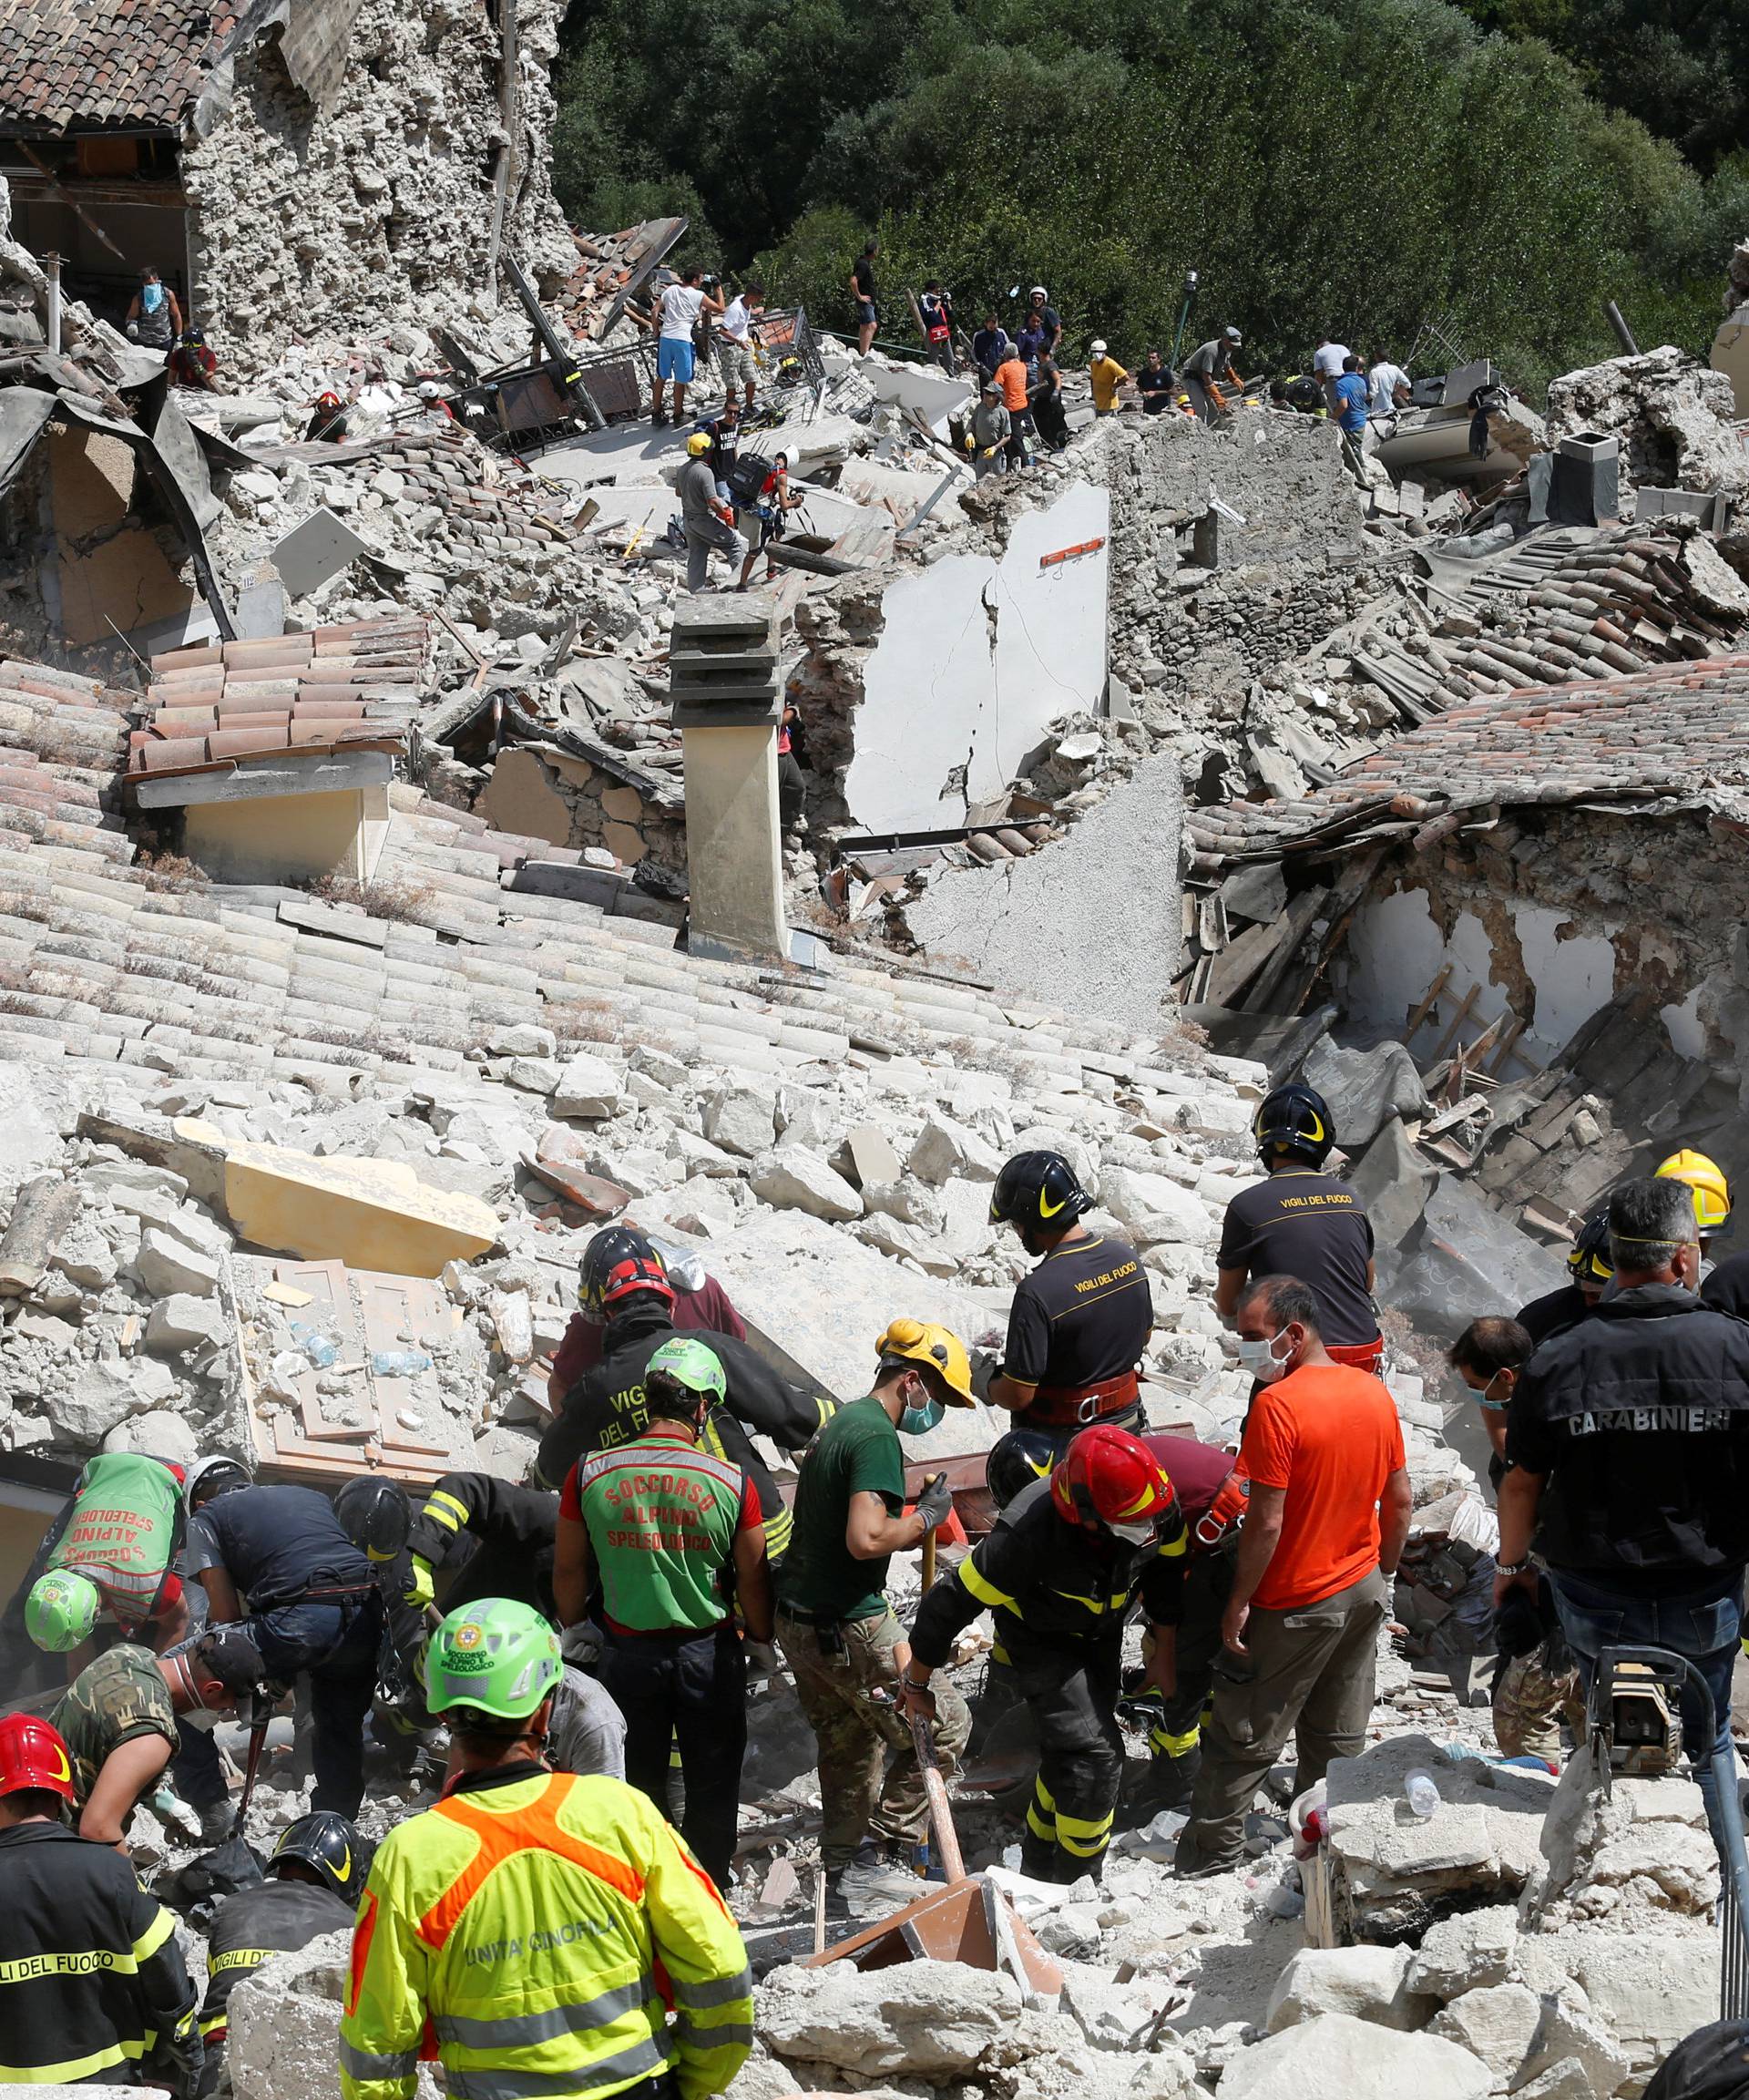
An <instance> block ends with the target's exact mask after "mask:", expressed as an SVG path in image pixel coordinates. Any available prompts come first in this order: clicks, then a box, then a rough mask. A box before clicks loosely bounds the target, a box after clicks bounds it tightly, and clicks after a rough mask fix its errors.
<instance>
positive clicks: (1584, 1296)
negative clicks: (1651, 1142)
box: [1497, 1204, 1729, 1485]
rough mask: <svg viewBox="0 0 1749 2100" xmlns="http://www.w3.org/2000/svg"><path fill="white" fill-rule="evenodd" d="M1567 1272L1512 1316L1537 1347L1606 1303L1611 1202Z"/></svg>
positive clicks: (1579, 1242)
mask: <svg viewBox="0 0 1749 2100" xmlns="http://www.w3.org/2000/svg"><path fill="white" fill-rule="evenodd" d="M1567 1274H1568V1275H1570V1277H1571V1278H1572V1281H1571V1282H1570V1283H1567V1284H1563V1285H1562V1286H1560V1289H1559V1290H1558V1291H1549V1292H1546V1293H1545V1294H1544V1295H1543V1296H1541V1297H1539V1298H1532V1299H1531V1301H1530V1303H1529V1305H1528V1306H1519V1309H1518V1311H1517V1312H1516V1313H1515V1314H1514V1315H1513V1318H1514V1319H1516V1320H1517V1322H1518V1323H1519V1327H1522V1328H1523V1329H1524V1331H1525V1333H1526V1334H1527V1335H1529V1337H1530V1347H1532V1348H1533V1349H1539V1348H1540V1347H1542V1345H1543V1344H1544V1342H1546V1341H1547V1340H1548V1339H1549V1337H1550V1335H1558V1334H1560V1331H1561V1329H1562V1328H1563V1327H1574V1326H1577V1324H1578V1323H1579V1322H1580V1320H1582V1319H1583V1318H1584V1317H1585V1316H1586V1315H1587V1314H1588V1313H1589V1312H1590V1311H1591V1309H1592V1308H1593V1306H1599V1305H1601V1303H1602V1301H1603V1294H1604V1292H1605V1291H1606V1290H1608V1289H1609V1287H1610V1285H1611V1282H1612V1281H1613V1280H1614V1276H1615V1260H1614V1257H1613V1256H1612V1255H1611V1253H1610V1206H1609V1204H1599V1206H1598V1207H1597V1209H1596V1210H1594V1211H1593V1212H1592V1213H1591V1214H1590V1217H1588V1218H1587V1219H1586V1221H1585V1223H1584V1224H1582V1225H1581V1226H1580V1230H1579V1236H1578V1238H1576V1239H1575V1240H1574V1242H1573V1251H1572V1253H1571V1254H1570V1255H1568V1257H1567ZM1726 1309H1727V1310H1728V1309H1729V1308H1726ZM1497 1485H1498V1483H1497Z"/></svg>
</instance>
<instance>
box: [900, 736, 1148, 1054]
mask: <svg viewBox="0 0 1749 2100" xmlns="http://www.w3.org/2000/svg"><path fill="white" fill-rule="evenodd" d="M1182 817H1183V799H1182V791H1181V785H1180V781H1179V769H1178V761H1177V759H1176V758H1175V757H1173V756H1171V754H1168V755H1166V756H1164V757H1161V758H1154V759H1151V760H1149V762H1148V763H1146V764H1145V765H1143V766H1142V767H1141V768H1140V770H1139V771H1138V772H1137V773H1136V774H1135V775H1134V777H1133V778H1132V779H1130V780H1129V781H1126V782H1125V783H1124V784H1123V785H1122V786H1121V787H1120V788H1118V789H1117V790H1116V791H1115V793H1113V794H1110V795H1108V796H1107V797H1106V799H1105V801H1104V802H1102V803H1100V804H1099V805H1098V807H1097V808H1094V809H1092V810H1089V812H1088V814H1087V815H1086V816H1084V817H1083V818H1082V819H1081V820H1080V822H1079V824H1077V825H1075V827H1074V828H1073V830H1071V831H1070V833H1069V835H1068V837H1067V838H1063V839H1059V840H1058V841H1057V842H1056V843H1054V844H1053V845H1047V846H1044V847H1043V848H1041V849H1040V850H1039V851H1038V853H1035V854H1033V855H1030V856H1029V857H1028V858H1027V859H1025V860H1010V861H1005V862H1003V863H1002V864H1001V865H1000V866H996V867H967V868H948V869H946V870H943V871H940V872H938V873H936V875H934V876H932V877H931V880H930V883H929V886H928V887H927V889H926V890H925V892H924V894H923V895H922V896H920V897H918V898H917V899H916V901H915V903H914V904H911V905H908V906H907V907H905V920H906V923H907V924H908V925H909V927H910V928H911V931H912V932H913V933H914V934H915V936H916V937H917V938H918V939H919V940H920V941H922V943H923V944H924V946H925V947H926V948H927V949H928V950H929V951H930V953H931V954H933V955H938V956H956V957H961V958H964V959H965V960H966V961H967V962H969V963H971V964H972V965H973V966H974V967H975V968H976V969H977V973H978V974H979V975H980V976H981V977H985V978H989V979H990V980H991V981H992V982H993V983H994V984H995V985H996V986H997V988H998V989H1000V990H1003V991H1007V992H1011V993H1013V992H1020V993H1025V994H1028V995H1029V996H1030V997H1032V998H1035V999H1044V1000H1048V1001H1049V1002H1050V1003H1051V1004H1053V1005H1057V1006H1061V1007H1064V1008H1066V1009H1068V1010H1069V1012H1071V1013H1076V1014H1080V1015H1082V1016H1090V1017H1096V1018H1098V1019H1101V1020H1110V1021H1115V1022H1116V1023H1118V1024H1119V1025H1120V1027H1125V1028H1151V1027H1157V1026H1158V1025H1159V1022H1160V1014H1161V1001H1162V1000H1163V999H1167V998H1168V997H1169V996H1170V992H1171V981H1172V978H1173V976H1174V975H1175V973H1176V971H1177V968H1178V947H1179V938H1178V936H1179V896H1180V894H1181V892H1180V886H1179V879H1178V835H1179V827H1180V825H1181V821H1182ZM1095 895H1105V896H1123V897H1126V898H1129V899H1131V900H1133V902H1134V905H1135V914H1134V918H1133V921H1132V923H1133V924H1135V925H1137V926H1141V927H1148V928H1149V929H1150V930H1149V934H1148V937H1147V938H1146V939H1144V940H1140V941H1111V940H1102V939H1089V937H1088V927H1087V904H1086V900H1087V898H1088V897H1089V896H1095ZM1127 908H1128V907H1126V909H1127Z"/></svg>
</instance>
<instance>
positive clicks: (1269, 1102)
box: [1251, 1080, 1336, 1167]
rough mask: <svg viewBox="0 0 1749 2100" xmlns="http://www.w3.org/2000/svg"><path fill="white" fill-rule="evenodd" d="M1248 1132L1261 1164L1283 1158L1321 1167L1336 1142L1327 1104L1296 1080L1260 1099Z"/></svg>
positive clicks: (1312, 1090)
mask: <svg viewBox="0 0 1749 2100" xmlns="http://www.w3.org/2000/svg"><path fill="white" fill-rule="evenodd" d="M1251 1129H1252V1135H1253V1137H1254V1138H1255V1139H1256V1140H1257V1156H1258V1158H1259V1159H1261V1160H1263V1161H1264V1162H1268V1161H1270V1160H1273V1159H1281V1158H1284V1157H1285V1158H1291V1159H1301V1160H1307V1161H1309V1162H1310V1163H1311V1164H1312V1165H1313V1166H1314V1167H1321V1166H1322V1165H1323V1164H1324V1163H1325V1160H1326V1159H1327V1158H1328V1157H1329V1155H1330V1148H1331V1146H1332V1145H1334V1144H1335V1142H1336V1133H1335V1131H1334V1130H1333V1129H1332V1128H1331V1126H1330V1109H1329V1104H1328V1103H1327V1102H1326V1101H1325V1098H1324V1096H1323V1095H1322V1094H1321V1093H1319V1092H1318V1091H1316V1090H1315V1089H1314V1088H1313V1087H1308V1086H1302V1085H1301V1083H1300V1082H1299V1081H1298V1080H1295V1081H1293V1082H1292V1084H1291V1085H1288V1086H1284V1087H1277V1088H1275V1090H1274V1091H1273V1092H1272V1093H1268V1094H1265V1095H1264V1097H1263V1101H1262V1103H1261V1104H1260V1105H1259V1107H1258V1110H1257V1114H1256V1118H1255V1120H1254V1121H1253V1123H1252V1126H1251Z"/></svg>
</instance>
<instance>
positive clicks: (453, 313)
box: [183, 0, 577, 374]
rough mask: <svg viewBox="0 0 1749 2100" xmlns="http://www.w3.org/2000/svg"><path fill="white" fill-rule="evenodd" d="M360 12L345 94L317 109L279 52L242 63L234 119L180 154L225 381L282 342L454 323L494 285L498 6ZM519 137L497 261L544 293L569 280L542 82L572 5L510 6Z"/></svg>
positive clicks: (434, 5)
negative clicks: (507, 262)
mask: <svg viewBox="0 0 1749 2100" xmlns="http://www.w3.org/2000/svg"><path fill="white" fill-rule="evenodd" d="M509 4H510V0H496V5H488V0H421V4H420V5H417V6H409V5H405V4H404V0H364V4H363V5H362V6H361V7H360V9H359V12H358V15H357V18H356V20H355V21H354V22H353V26H352V33H351V42H350V46H349V49H348V52H347V56H346V65H345V68H344V75H343V81H342V85H341V87H339V89H338V90H337V92H336V93H335V95H334V96H333V97H332V100H331V101H330V102H329V103H328V104H327V105H326V106H325V107H319V106H318V105H317V104H315V103H313V102H312V100H311V99H310V97H308V96H307V95H305V94H304V92H303V91H302V88H300V87H296V86H295V85H294V84H293V82H292V77H291V76H290V74H289V73H288V71H287V69H286V65H285V60H284V58H283V56H281V51H280V47H279V43H278V40H277V38H276V37H275V36H265V37H263V38H262V39H261V41H260V42H258V43H257V44H256V45H254V46H252V47H251V48H250V49H249V50H247V51H245V52H243V53H240V55H239V56H238V58H237V62H236V65H237V79H236V89H235V95H234V98H233V100H232V103H231V107H230V111H229V113H228V115H226V116H225V117H224V118H223V119H222V120H221V121H220V123H219V124H218V125H217V127H216V128H214V129H213V131H212V132H211V134H210V137H208V138H205V139H204V140H201V141H199V143H197V144H194V145H192V146H191V147H190V148H189V150H188V151H187V152H186V153H185V156H184V159H183V170H184V177H185V181H186V185H187V188H188V190H189V197H190V199H191V200H192V202H193V205H194V207H195V211H194V227H195V235H196V243H197V249H196V253H197V261H196V281H197V286H198V292H197V298H196V301H195V306H196V311H197V318H199V320H201V321H202V322H204V323H206V324H207V325H208V326H209V327H210V329H211V330H212V331H213V333H214V336H215V339H216V340H217V341H218V342H219V343H220V345H221V346H222V348H223V351H224V353H225V356H226V362H227V368H228V370H230V371H231V372H233V373H236V374H246V373H247V372H248V370H249V369H250V367H251V363H252V362H254V361H257V360H261V359H265V358H266V357H267V356H268V355H269V353H272V352H274V351H276V350H278V349H279V348H280V347H281V346H282V345H283V343H284V342H285V339H286V337H287V336H288V335H292V336H296V337H299V338H302V340H305V341H309V340H312V339H318V338H321V337H322V336H324V335H327V336H334V337H336V338H338V339H339V340H340V341H343V342H348V343H358V342H362V341H364V340H366V339H367V338H368V337H369V336H371V335H372V334H373V333H380V332H384V331H387V330H393V329H394V328H395V327H396V326H397V325H399V326H403V327H404V326H406V325H407V324H412V328H413V333H412V335H411V336H410V338H409V340H408V341H406V342H405V343H401V344H398V345H397V347H400V348H402V349H404V350H409V351H410V350H413V349H415V348H417V347H419V346H420V345H423V343H424V341H425V328H426V327H427V326H428V325H429V323H432V322H434V321H442V320H445V319H446V318H456V319H459V318H462V317H464V316H465V314H466V313H467V312H468V310H469V306H470V303H471V302H473V301H474V300H475V299H476V298H479V297H482V296H483V298H484V301H485V303H486V305H487V306H488V307H491V306H496V303H497V299H496V292H495V290H494V288H493V287H492V286H491V285H490V284H489V283H488V282H487V279H488V274H489V271H488V247H489V241H490V234H491V226H492V219H493V173H494V169H495V167H496V161H497V158H498V147H499V144H500V142H501V140H502V139H503V137H504V132H503V128H502V125H501V121H500V114H499V82H498V75H499V52H500V33H499V28H498V24H497V18H496V16H497V5H509ZM515 5H516V8H517V45H518V62H517V125H516V135H515V137H514V138H513V141H512V144H513V147H514V167H513V174H512V179H511V183H510V189H509V197H508V203H507V207H506V214H505V228H504V238H503V252H504V253H505V254H506V255H508V256H512V257H514V258H515V259H516V260H517V261H519V262H521V263H522V265H523V266H524V268H525V269H527V270H528V271H529V272H530V274H531V275H533V276H535V277H536V278H537V279H540V280H544V281H545V282H546V285H547V288H548V289H550V288H551V286H552V285H553V284H554V283H555V282H557V279H559V278H560V277H562V276H564V275H565V274H567V273H568V271H570V270H572V269H573V268H574V267H575V265H576V260H577V258H576V251H575V249H574V247H573V246H572V243H571V241H570V238H569V235H568V230H567V228H566V226H565V223H564V220H563V219H562V217H561V216H560V214H559V211H558V208H557V205H556V204H555V203H554V201H553V195H552V186H551V179H550V176H551V170H550V164H549V154H548V141H549V139H550V137H551V132H552V123H553V113H554V103H553V95H552V88H551V85H550V82H549V79H548V68H549V67H550V66H551V63H552V60H553V57H554V56H555V54H556V53H557V47H558V26H559V23H560V20H561V19H562V17H563V15H564V11H565V5H566V0H515Z"/></svg>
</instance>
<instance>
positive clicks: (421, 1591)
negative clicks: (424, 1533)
mask: <svg viewBox="0 0 1749 2100" xmlns="http://www.w3.org/2000/svg"><path fill="white" fill-rule="evenodd" d="M407 1566H408V1570H409V1573H408V1575H407V1586H406V1588H405V1589H404V1590H403V1591H402V1593H401V1601H402V1603H405V1604H411V1605H412V1606H413V1607H414V1610H415V1611H421V1612H422V1611H424V1608H425V1606H426V1605H427V1604H431V1603H435V1602H436V1597H437V1593H436V1591H435V1590H434V1589H433V1587H432V1582H431V1562H429V1561H422V1560H421V1559H420V1558H419V1556H418V1554H417V1553H410V1554H409V1555H408V1556H407Z"/></svg>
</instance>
